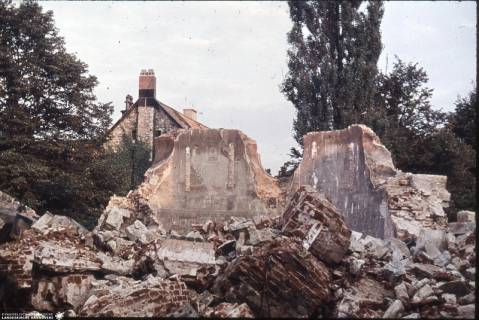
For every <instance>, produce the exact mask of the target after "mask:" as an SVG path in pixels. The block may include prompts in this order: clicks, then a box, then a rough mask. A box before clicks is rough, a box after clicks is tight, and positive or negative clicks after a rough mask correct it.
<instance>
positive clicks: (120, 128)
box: [104, 109, 138, 150]
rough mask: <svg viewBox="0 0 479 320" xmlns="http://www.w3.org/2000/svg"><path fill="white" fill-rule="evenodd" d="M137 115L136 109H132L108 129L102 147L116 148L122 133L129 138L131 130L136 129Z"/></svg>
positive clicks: (120, 140)
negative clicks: (114, 125) (108, 131)
mask: <svg viewBox="0 0 479 320" xmlns="http://www.w3.org/2000/svg"><path fill="white" fill-rule="evenodd" d="M137 116H138V114H137V110H136V109H135V110H132V111H131V112H130V113H129V114H128V115H127V116H126V117H125V118H124V119H123V120H122V121H121V122H120V123H119V124H118V125H117V126H116V127H114V128H113V129H112V130H111V131H110V133H109V134H108V139H107V142H105V144H104V147H105V148H112V149H114V150H116V148H117V147H118V146H119V145H120V144H121V142H122V139H123V134H125V135H126V136H128V137H130V138H131V137H132V132H133V130H136V122H137Z"/></svg>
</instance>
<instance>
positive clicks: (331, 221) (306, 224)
mask: <svg viewBox="0 0 479 320" xmlns="http://www.w3.org/2000/svg"><path fill="white" fill-rule="evenodd" d="M282 231H283V232H284V233H285V234H290V235H292V236H296V237H299V238H300V239H301V240H302V245H303V248H304V249H305V250H309V251H310V252H311V253H312V254H313V255H314V256H316V257H317V258H318V259H321V260H323V261H324V262H326V263H338V262H339V261H341V259H342V258H343V256H344V255H345V253H346V251H347V250H348V248H349V245H350V237H351V230H350V229H349V228H348V227H347V226H346V224H345V223H344V221H343V218H342V216H341V214H340V213H339V212H338V210H337V209H336V208H335V207H334V206H333V205H332V204H331V203H330V202H329V201H328V200H327V199H326V198H325V197H324V196H323V195H321V194H319V193H317V192H315V190H314V189H312V188H310V187H302V188H300V189H299V190H298V191H297V192H296V194H294V195H293V197H292V198H291V200H290V202H289V204H288V206H287V207H286V209H285V211H284V214H283V228H282Z"/></svg>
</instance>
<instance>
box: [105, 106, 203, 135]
mask: <svg viewBox="0 0 479 320" xmlns="http://www.w3.org/2000/svg"><path fill="white" fill-rule="evenodd" d="M145 104H146V105H149V106H154V107H155V108H160V107H161V108H162V109H163V110H165V112H166V113H167V114H168V115H169V116H170V117H171V119H173V121H175V122H176V123H177V124H178V125H179V126H180V127H181V128H182V129H199V128H208V127H207V126H205V125H204V124H202V123H200V122H198V121H196V120H193V119H191V118H188V117H187V116H185V115H184V114H183V113H181V112H178V111H176V110H175V109H173V108H172V107H170V106H167V105H166V104H164V103H162V102H160V101H158V100H156V99H155V98H139V99H138V100H136V102H135V103H134V104H133V105H132V106H131V107H130V108H129V109H128V110H127V111H126V112H125V113H123V115H122V116H121V118H120V119H118V121H116V122H115V124H113V126H111V128H110V129H109V130H108V133H110V132H111V131H112V130H113V129H114V128H115V127H116V126H117V125H118V124H120V123H121V122H122V121H123V120H124V119H125V118H126V117H127V116H128V115H129V114H130V112H132V110H134V109H136V108H137V107H138V106H139V105H145Z"/></svg>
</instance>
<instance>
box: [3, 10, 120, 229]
mask: <svg viewBox="0 0 479 320" xmlns="http://www.w3.org/2000/svg"><path fill="white" fill-rule="evenodd" d="M97 83H98V82H97V79H96V78H95V77H94V76H91V75H89V74H88V70H87V65H86V64H85V63H83V62H81V61H80V60H78V59H77V57H76V56H75V55H73V54H70V53H68V52H66V49H65V43H64V40H63V38H62V37H60V36H59V35H58V30H57V29H56V28H55V26H54V20H53V13H52V12H51V11H48V12H43V11H42V8H41V7H40V6H39V5H38V4H37V3H35V2H32V1H25V2H21V3H20V4H19V5H13V4H12V3H11V2H9V1H7V2H0V189H1V190H3V191H6V192H7V193H10V194H11V195H12V196H15V197H17V198H18V199H19V200H21V201H23V202H25V203H26V204H27V205H30V206H31V207H33V208H35V209H37V210H39V211H40V212H43V211H45V210H51V211H52V212H54V213H59V214H67V215H70V216H74V217H75V218H77V219H78V220H80V221H82V220H83V221H86V220H88V219H90V218H89V217H88V214H89V208H92V207H94V206H96V205H97V202H98V198H97V197H96V194H95V190H94V189H92V188H91V186H92V185H94V182H93V181H92V180H91V179H90V178H91V177H89V176H88V175H85V174H84V172H85V168H86V167H87V166H88V165H89V164H90V163H91V161H92V159H93V157H94V154H95V152H96V150H97V148H98V146H100V145H101V143H102V142H103V139H104V138H103V137H104V136H105V132H106V130H107V129H108V127H109V125H110V123H111V113H112V111H113V107H112V106H111V104H109V103H108V104H102V103H98V102H97V101H96V97H95V95H94V93H93V89H94V88H95V86H96V85H97Z"/></svg>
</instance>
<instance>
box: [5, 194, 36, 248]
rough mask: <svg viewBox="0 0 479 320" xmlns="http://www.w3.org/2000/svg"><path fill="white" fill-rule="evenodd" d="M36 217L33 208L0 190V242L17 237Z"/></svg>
mask: <svg viewBox="0 0 479 320" xmlns="http://www.w3.org/2000/svg"><path fill="white" fill-rule="evenodd" d="M38 218H39V216H38V215H37V213H36V212H35V211H34V210H33V209H31V208H30V207H27V206H25V205H23V204H21V203H20V202H18V201H17V200H15V198H13V197H11V196H9V195H8V194H6V193H4V192H2V191H0V243H3V242H7V241H10V240H17V239H19V238H20V237H21V235H22V233H23V231H25V230H26V229H28V228H30V226H31V225H32V224H33V223H34V222H35V221H37V220H38Z"/></svg>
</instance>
